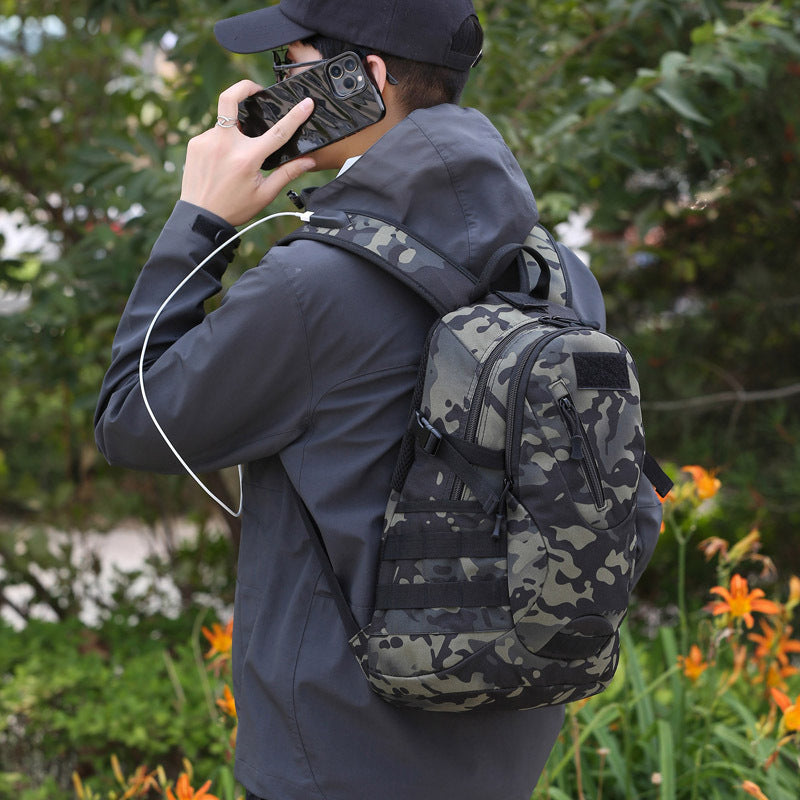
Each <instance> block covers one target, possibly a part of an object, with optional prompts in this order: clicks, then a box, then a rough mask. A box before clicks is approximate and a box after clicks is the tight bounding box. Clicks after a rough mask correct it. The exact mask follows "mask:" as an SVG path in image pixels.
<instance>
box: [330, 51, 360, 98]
mask: <svg viewBox="0 0 800 800" xmlns="http://www.w3.org/2000/svg"><path fill="white" fill-rule="evenodd" d="M328 78H329V80H330V83H331V88H332V89H333V93H334V94H335V95H336V96H337V97H339V98H342V99H346V98H348V97H352V96H353V95H355V94H358V93H359V92H361V91H363V89H364V88H365V87H366V85H367V81H366V78H365V77H364V70H363V68H362V66H361V60H360V59H359V58H358V57H357V56H356V55H355V54H354V53H345V54H344V55H342V56H341V57H340V58H337V59H336V60H335V61H333V62H332V63H331V64H330V65H329V66H328Z"/></svg>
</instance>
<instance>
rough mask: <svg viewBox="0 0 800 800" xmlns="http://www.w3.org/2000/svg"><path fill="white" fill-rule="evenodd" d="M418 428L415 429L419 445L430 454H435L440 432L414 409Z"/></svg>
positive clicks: (440, 439)
mask: <svg viewBox="0 0 800 800" xmlns="http://www.w3.org/2000/svg"><path fill="white" fill-rule="evenodd" d="M414 415H415V416H416V418H417V424H418V425H419V430H418V431H417V442H418V443H419V446H420V447H421V448H422V449H423V450H424V451H425V452H426V453H427V454H428V455H431V456H435V455H436V453H437V451H438V450H439V445H440V444H441V441H442V434H441V433H439V431H437V430H436V428H434V427H433V425H431V423H430V422H428V420H427V419H426V418H425V417H423V416H422V414H421V413H420V412H419V411H415V412H414Z"/></svg>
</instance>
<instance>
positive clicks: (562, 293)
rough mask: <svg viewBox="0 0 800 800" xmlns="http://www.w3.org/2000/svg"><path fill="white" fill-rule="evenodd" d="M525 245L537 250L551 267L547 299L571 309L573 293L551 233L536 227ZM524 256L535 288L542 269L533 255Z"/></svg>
mask: <svg viewBox="0 0 800 800" xmlns="http://www.w3.org/2000/svg"><path fill="white" fill-rule="evenodd" d="M525 244H526V245H528V246H529V247H532V248H533V249H534V250H536V252H537V253H539V255H541V256H542V258H544V260H545V261H546V262H547V265H548V266H549V267H550V288H549V291H548V295H547V299H548V300H549V301H550V302H551V303H558V305H562V306H569V307H571V306H572V293H571V291H570V285H569V277H568V276H567V271H566V269H564V265H563V263H562V262H561V256H560V254H559V252H558V246H557V245H556V242H555V240H554V239H553V237H552V236H551V235H550V232H549V231H548V230H547V229H546V228H545V227H544V226H542V225H535V226H534V227H533V230H531V232H530V233H529V234H528V238H527V239H526V240H525ZM523 256H524V258H525V263H526V265H527V267H528V281H529V283H530V285H531V286H535V285H536V283H537V281H538V280H539V275H540V272H541V268H540V267H539V265H538V264H537V263H536V260H535V259H534V258H533V257H532V256H531V255H529V254H527V253H523Z"/></svg>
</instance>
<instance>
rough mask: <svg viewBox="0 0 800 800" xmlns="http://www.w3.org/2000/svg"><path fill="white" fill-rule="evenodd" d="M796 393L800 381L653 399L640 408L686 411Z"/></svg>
mask: <svg viewBox="0 0 800 800" xmlns="http://www.w3.org/2000/svg"><path fill="white" fill-rule="evenodd" d="M796 394H800V383H793V384H791V385H790V386H783V387H782V388H780V389H765V390H762V391H757V392H747V391H744V390H741V391H734V392H719V393H717V394H707V395H703V396H701V397H687V398H686V399H684V400H654V401H650V402H644V403H642V408H646V409H648V410H649V411H686V410H688V409H695V408H706V407H708V406H717V405H724V404H725V403H760V402H761V401H763V400H780V399H782V398H784V397H791V396H793V395H796Z"/></svg>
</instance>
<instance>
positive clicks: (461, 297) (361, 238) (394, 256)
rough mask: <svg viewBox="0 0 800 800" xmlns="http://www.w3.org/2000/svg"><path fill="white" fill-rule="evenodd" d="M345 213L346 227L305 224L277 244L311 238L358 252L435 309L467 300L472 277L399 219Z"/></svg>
mask: <svg viewBox="0 0 800 800" xmlns="http://www.w3.org/2000/svg"><path fill="white" fill-rule="evenodd" d="M347 217H348V219H349V220H350V224H349V225H347V226H345V227H342V228H322V227H317V226H314V225H304V226H302V227H301V228H298V229H297V230H296V231H294V232H293V233H290V234H289V235H288V236H286V237H284V238H283V239H281V241H280V242H279V244H288V243H289V242H292V241H295V240H296V239H313V240H314V241H316V242H323V243H325V244H332V245H336V246H337V247H341V248H342V249H344V250H348V251H350V252H351V253H355V254H356V255H360V256H361V257H362V258H365V259H366V260H367V261H370V262H372V263H373V264H375V265H376V266H378V267H380V268H381V269H383V270H385V271H386V272H388V273H389V274H391V275H393V276H394V277H395V278H397V279H398V280H399V281H401V282H402V283H404V284H405V285H406V286H408V287H409V288H411V289H413V290H414V291H415V292H416V293H417V294H418V295H420V297H422V298H423V299H424V300H425V301H426V302H427V303H428V304H429V305H431V306H432V307H433V308H434V309H435V310H436V311H437V313H439V314H440V315H444V314H446V313H447V312H449V311H453V310H455V309H456V308H461V306H464V305H466V304H467V303H468V301H469V295H470V292H471V291H472V288H473V286H474V285H475V282H476V278H475V277H474V276H473V275H472V274H471V273H470V272H468V271H467V270H466V269H464V268H462V267H460V266H458V265H457V264H454V263H453V262H452V261H450V260H449V259H448V258H447V257H446V256H445V255H443V254H442V253H440V252H439V251H438V250H437V249H436V248H435V247H433V246H432V245H430V244H427V243H426V242H423V241H421V240H420V239H417V238H416V237H415V236H413V235H412V234H410V233H409V232H408V231H405V230H404V229H403V228H402V227H400V226H398V225H394V224H392V223H390V222H385V221H384V220H381V219H377V218H375V217H370V216H368V215H366V214H356V213H352V212H347Z"/></svg>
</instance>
